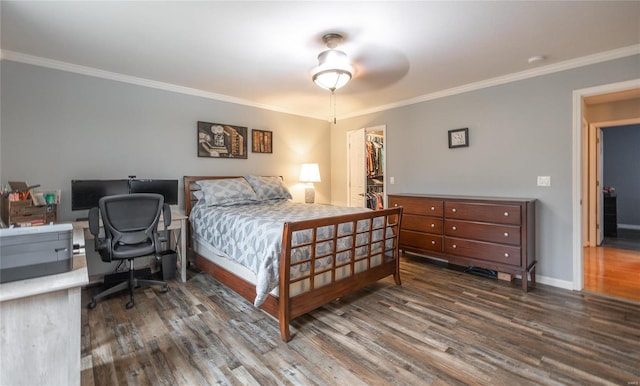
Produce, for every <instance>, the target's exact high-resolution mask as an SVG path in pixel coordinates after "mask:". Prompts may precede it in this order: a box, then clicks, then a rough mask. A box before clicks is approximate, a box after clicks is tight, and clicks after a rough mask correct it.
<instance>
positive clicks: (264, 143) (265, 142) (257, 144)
mask: <svg viewBox="0 0 640 386" xmlns="http://www.w3.org/2000/svg"><path fill="white" fill-rule="evenodd" d="M271 139H272V133H271V132H270V131H266V130H251V151H252V152H254V153H273V148H272V145H271Z"/></svg>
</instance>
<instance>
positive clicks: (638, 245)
mask: <svg viewBox="0 0 640 386" xmlns="http://www.w3.org/2000/svg"><path fill="white" fill-rule="evenodd" d="M603 245H604V246H601V247H585V248H584V290H585V291H589V292H594V293H600V294H603V295H608V296H615V297H620V298H624V299H628V300H634V301H640V242H635V243H628V242H624V243H619V244H618V245H624V246H625V247H627V248H628V249H622V246H620V247H618V245H616V248H613V247H611V246H610V245H611V244H607V243H606V242H605V243H603ZM629 247H634V248H635V249H632V248H629Z"/></svg>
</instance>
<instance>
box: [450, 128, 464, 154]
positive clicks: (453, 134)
mask: <svg viewBox="0 0 640 386" xmlns="http://www.w3.org/2000/svg"><path fill="white" fill-rule="evenodd" d="M466 146H469V128H464V129H455V130H449V149H452V148H455V147H466Z"/></svg>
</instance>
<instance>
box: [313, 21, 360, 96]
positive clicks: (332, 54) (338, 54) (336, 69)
mask: <svg viewBox="0 0 640 386" xmlns="http://www.w3.org/2000/svg"><path fill="white" fill-rule="evenodd" d="M323 40H324V42H325V43H326V44H327V47H328V48H329V49H328V50H326V51H323V52H321V53H320V54H319V55H318V66H317V67H316V68H314V69H313V71H312V72H311V78H312V79H313V82H314V83H315V84H317V85H318V86H319V87H322V88H324V89H327V90H329V91H331V92H334V91H335V90H337V89H339V88H340V87H342V86H344V85H345V84H347V82H349V80H351V77H352V76H353V67H351V65H350V64H349V59H348V58H347V54H345V53H344V52H342V51H340V50H336V49H335V48H336V46H337V42H338V41H341V40H342V36H341V35H338V34H327V35H325V36H324V37H323Z"/></svg>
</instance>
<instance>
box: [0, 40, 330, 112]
mask: <svg viewBox="0 0 640 386" xmlns="http://www.w3.org/2000/svg"><path fill="white" fill-rule="evenodd" d="M0 60H9V61H13V62H19V63H25V64H31V65H34V66H39V67H46V68H51V69H55V70H60V71H66V72H72V73H76V74H81V75H87V76H92V77H96V78H102V79H108V80H113V81H116V82H123V83H129V84H134V85H138V86H143V87H150V88H155V89H159V90H164V91H171V92H176V93H180V94H186V95H193V96H198V97H202V98H207V99H214V100H217V101H222V102H229V103H235V104H239V105H244V106H249V107H255V108H259V109H265V110H270V111H276V112H279V113H285V114H292V115H298V116H303V117H309V118H315V119H322V120H326V117H322V116H311V115H309V114H301V113H299V112H294V111H291V110H287V109H283V108H280V107H277V106H271V105H265V104H261V103H256V102H253V101H250V100H246V99H242V98H236V97H232V96H229V95H224V94H217V93H213V92H209V91H204V90H199V89H196V88H191V87H183V86H178V85H175V84H171V83H165V82H158V81H155V80H150V79H145V78H139V77H136V76H130V75H124V74H120V73H116V72H110V71H104V70H100V69H97V68H93V67H85V66H80V65H77V64H72V63H67V62H62V61H59V60H53V59H47V58H42V57H39V56H33V55H27V54H23V53H21V52H15V51H10V50H0Z"/></svg>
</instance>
